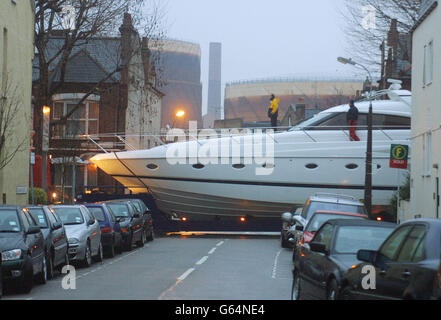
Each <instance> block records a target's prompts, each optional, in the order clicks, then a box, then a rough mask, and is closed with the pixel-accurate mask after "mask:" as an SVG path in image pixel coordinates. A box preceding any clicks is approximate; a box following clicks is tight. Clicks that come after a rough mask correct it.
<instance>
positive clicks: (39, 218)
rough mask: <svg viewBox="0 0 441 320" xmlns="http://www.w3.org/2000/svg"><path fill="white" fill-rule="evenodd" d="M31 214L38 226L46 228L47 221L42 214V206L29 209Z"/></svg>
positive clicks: (47, 226)
mask: <svg viewBox="0 0 441 320" xmlns="http://www.w3.org/2000/svg"><path fill="white" fill-rule="evenodd" d="M29 212H30V214H31V216H32V217H33V218H34V220H35V221H36V222H37V223H38V226H39V227H40V228H43V229H46V228H49V225H48V223H47V219H46V215H45V214H44V211H43V208H32V209H29Z"/></svg>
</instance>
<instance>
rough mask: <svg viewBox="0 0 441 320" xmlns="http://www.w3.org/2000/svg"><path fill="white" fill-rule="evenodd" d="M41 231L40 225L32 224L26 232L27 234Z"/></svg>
mask: <svg viewBox="0 0 441 320" xmlns="http://www.w3.org/2000/svg"><path fill="white" fill-rule="evenodd" d="M40 231H41V229H40V227H37V226H31V227H29V229H28V231H27V232H26V234H37V233H39V232H40Z"/></svg>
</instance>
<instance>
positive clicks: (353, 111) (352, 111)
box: [346, 100, 360, 141]
mask: <svg viewBox="0 0 441 320" xmlns="http://www.w3.org/2000/svg"><path fill="white" fill-rule="evenodd" d="M346 118H347V120H348V125H349V137H350V140H351V141H360V138H359V137H358V136H357V133H356V132H355V130H357V125H358V109H357V107H356V106H355V104H354V100H351V101H350V102H349V110H348V113H347V115H346Z"/></svg>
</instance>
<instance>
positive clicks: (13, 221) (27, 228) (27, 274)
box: [0, 206, 47, 293]
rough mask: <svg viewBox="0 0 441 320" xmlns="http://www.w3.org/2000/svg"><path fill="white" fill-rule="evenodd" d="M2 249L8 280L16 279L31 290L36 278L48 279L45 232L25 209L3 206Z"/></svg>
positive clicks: (0, 209)
mask: <svg viewBox="0 0 441 320" xmlns="http://www.w3.org/2000/svg"><path fill="white" fill-rule="evenodd" d="M0 251H1V255H2V278H3V280H4V281H5V282H17V284H18V287H19V289H20V290H21V291H23V292H25V293H28V292H30V291H31V289H32V286H33V280H34V278H35V280H36V281H37V282H38V283H41V284H44V283H46V279H47V278H46V263H45V259H44V253H45V248H44V238H43V233H42V232H41V230H40V227H39V226H38V225H37V223H36V222H35V220H34V219H33V218H32V216H31V215H30V214H29V212H28V211H27V210H26V209H24V208H22V207H17V206H0Z"/></svg>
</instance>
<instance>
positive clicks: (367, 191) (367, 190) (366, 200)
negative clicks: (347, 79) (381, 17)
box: [337, 57, 373, 217]
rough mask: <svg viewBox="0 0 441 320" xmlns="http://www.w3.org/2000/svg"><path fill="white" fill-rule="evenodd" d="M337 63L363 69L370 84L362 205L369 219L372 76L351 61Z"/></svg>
mask: <svg viewBox="0 0 441 320" xmlns="http://www.w3.org/2000/svg"><path fill="white" fill-rule="evenodd" d="M337 61H338V62H340V63H343V64H350V65H353V66H360V67H361V68H363V69H364V70H365V71H366V72H367V73H368V77H369V81H370V84H371V87H370V92H369V113H368V137H367V148H366V150H367V151H366V175H365V186H364V204H365V207H366V211H367V213H368V215H369V217H372V91H373V88H372V84H373V82H372V75H371V73H370V71H369V69H368V68H366V67H365V66H364V65H362V64H360V63H358V62H355V61H353V60H352V59H346V58H342V57H338V58H337Z"/></svg>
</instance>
